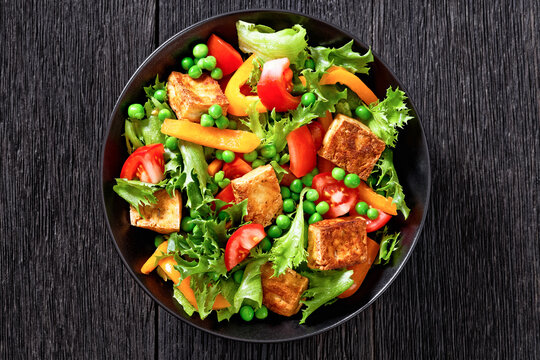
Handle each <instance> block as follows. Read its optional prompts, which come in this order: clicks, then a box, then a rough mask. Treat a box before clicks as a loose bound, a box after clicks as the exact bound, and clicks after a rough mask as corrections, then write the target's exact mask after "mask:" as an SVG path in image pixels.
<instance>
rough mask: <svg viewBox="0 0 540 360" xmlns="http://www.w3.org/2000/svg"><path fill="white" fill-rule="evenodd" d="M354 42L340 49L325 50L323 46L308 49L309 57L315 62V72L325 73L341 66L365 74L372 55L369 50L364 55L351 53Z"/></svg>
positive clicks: (371, 60)
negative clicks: (333, 67) (334, 66)
mask: <svg viewBox="0 0 540 360" xmlns="http://www.w3.org/2000/svg"><path fill="white" fill-rule="evenodd" d="M353 44H354V41H353V40H351V41H349V42H348V43H347V44H345V45H343V46H342V47H340V48H337V49H336V48H327V47H324V46H317V47H310V48H309V51H310V52H311V57H312V58H313V61H314V62H315V70H316V71H325V70H326V69H328V68H330V67H331V66H332V65H336V66H341V67H343V68H345V69H347V70H348V71H350V72H352V73H353V74H354V73H361V74H367V73H368V72H369V67H368V66H367V64H368V63H370V62H373V54H372V53H371V49H369V50H368V51H367V52H366V53H365V54H364V55H360V54H359V53H357V52H355V51H353V49H352V46H353Z"/></svg>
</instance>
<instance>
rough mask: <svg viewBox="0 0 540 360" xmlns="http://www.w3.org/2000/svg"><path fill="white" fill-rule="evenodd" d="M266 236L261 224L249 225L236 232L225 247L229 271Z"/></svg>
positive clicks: (226, 263) (226, 265)
mask: <svg viewBox="0 0 540 360" xmlns="http://www.w3.org/2000/svg"><path fill="white" fill-rule="evenodd" d="M265 236H266V233H265V232H264V227H263V226H262V225H261V224H248V225H244V226H242V227H240V228H239V229H238V230H236V231H235V232H234V233H233V234H232V235H231V237H230V238H229V240H228V241H227V246H226V247H225V267H226V268H227V271H229V270H231V269H232V268H233V267H235V266H236V265H238V264H239V263H240V262H242V260H244V259H245V258H246V257H247V256H248V255H249V251H250V250H251V249H253V248H254V247H255V246H257V244H258V243H260V242H261V240H262V239H264V237H265Z"/></svg>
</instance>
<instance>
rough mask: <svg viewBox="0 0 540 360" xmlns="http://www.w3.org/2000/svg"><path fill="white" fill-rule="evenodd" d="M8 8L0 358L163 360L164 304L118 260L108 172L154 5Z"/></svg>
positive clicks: (0, 129) (0, 130) (0, 80)
mask: <svg viewBox="0 0 540 360" xmlns="http://www.w3.org/2000/svg"><path fill="white" fill-rule="evenodd" d="M0 8H1V9H2V10H1V21H0V24H1V25H0V26H1V29H2V30H1V35H0V36H1V37H2V44H3V48H4V49H3V50H2V55H0V56H1V61H2V62H1V66H0V68H1V73H2V74H1V76H0V89H1V90H0V91H1V94H2V99H3V100H2V101H1V102H0V106H1V114H2V116H1V117H0V136H1V137H2V139H3V141H2V142H1V145H0V146H1V152H2V154H3V156H2V160H1V164H2V165H1V166H0V168H1V170H0V171H1V173H2V176H1V179H2V180H1V181H0V192H1V193H2V196H1V200H0V201H1V204H2V206H0V209H1V210H0V213H1V216H0V228H2V230H4V236H2V241H0V267H1V268H2V269H4V271H2V273H1V275H0V288H1V289H2V290H1V291H0V294H1V295H0V299H1V301H0V303H1V314H0V324H1V326H0V340H1V341H0V357H1V358H33V359H40V358H43V359H45V358H96V359H103V358H132V359H136V358H141V359H142V358H149V357H152V356H154V352H155V349H154V345H155V337H154V334H155V333H154V329H155V324H156V313H155V307H156V305H155V304H154V303H153V302H152V301H151V300H150V298H149V297H148V296H146V295H145V294H144V293H143V291H142V290H141V289H140V288H139V287H138V286H137V285H136V284H135V282H134V281H133V280H132V279H131V276H130V275H129V273H128V272H127V271H126V270H125V269H124V267H123V265H122V263H121V261H120V258H119V256H118V255H117V254H116V251H115V250H114V247H113V245H112V242H111V238H110V235H109V233H108V231H107V230H106V225H105V220H104V217H103V212H102V208H101V191H100V184H101V181H100V179H101V174H100V171H99V168H100V165H99V164H100V161H101V159H100V155H101V146H102V141H101V139H102V138H103V136H104V134H105V130H106V127H107V125H108V118H109V114H110V112H111V111H112V108H113V105H114V103H115V101H116V98H117V96H118V95H119V94H120V91H121V90H122V87H123V86H124V84H125V83H126V82H127V80H128V79H129V77H130V76H131V74H132V72H133V71H134V70H135V69H136V67H137V66H138V65H139V64H140V63H141V62H142V61H143V60H144V58H145V57H146V56H147V55H148V54H150V52H151V51H152V50H153V47H154V20H155V17H154V11H155V4H154V2H153V1H137V2H133V1H117V2H115V3H110V2H109V1H93V2H85V3H83V2H80V3H63V4H62V3H52V2H43V1H19V2H6V3H4V4H2V6H1V7H0ZM6 269H7V271H6Z"/></svg>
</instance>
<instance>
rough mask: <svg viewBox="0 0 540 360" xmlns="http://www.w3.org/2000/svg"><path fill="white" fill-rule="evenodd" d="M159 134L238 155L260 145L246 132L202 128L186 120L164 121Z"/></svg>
mask: <svg viewBox="0 0 540 360" xmlns="http://www.w3.org/2000/svg"><path fill="white" fill-rule="evenodd" d="M161 132H162V133H163V134H165V135H169V136H174V137H177V138H178V139H182V140H186V141H189V142H192V143H195V144H199V145H204V146H208V147H211V148H214V149H220V150H231V151H233V152H238V153H248V152H252V151H253V150H255V149H256V148H257V147H258V146H259V144H260V143H261V140H260V139H259V138H258V137H257V135H255V134H253V133H251V132H248V131H242V130H230V129H219V128H217V127H204V126H201V125H200V124H198V123H194V122H191V121H187V120H173V119H165V121H163V125H161Z"/></svg>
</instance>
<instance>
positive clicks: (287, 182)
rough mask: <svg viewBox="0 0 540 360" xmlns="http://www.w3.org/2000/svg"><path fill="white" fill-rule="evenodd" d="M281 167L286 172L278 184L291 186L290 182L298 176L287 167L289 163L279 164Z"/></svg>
mask: <svg viewBox="0 0 540 360" xmlns="http://www.w3.org/2000/svg"><path fill="white" fill-rule="evenodd" d="M281 167H282V168H283V169H284V170H286V171H287V173H286V174H285V175H283V178H282V179H281V182H280V184H281V185H284V186H291V184H292V182H293V181H294V180H296V179H298V178H297V177H296V176H294V174H293V173H292V171H291V169H289V165H281Z"/></svg>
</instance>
